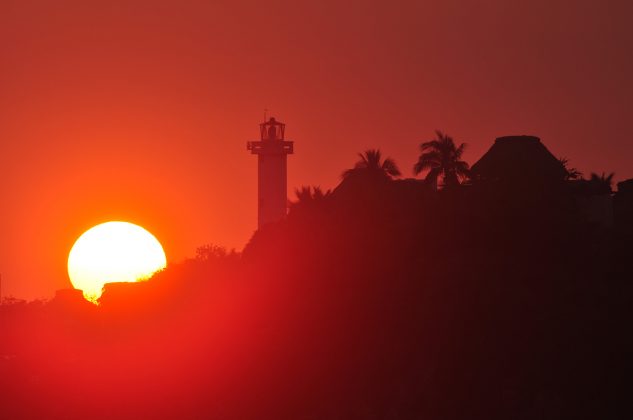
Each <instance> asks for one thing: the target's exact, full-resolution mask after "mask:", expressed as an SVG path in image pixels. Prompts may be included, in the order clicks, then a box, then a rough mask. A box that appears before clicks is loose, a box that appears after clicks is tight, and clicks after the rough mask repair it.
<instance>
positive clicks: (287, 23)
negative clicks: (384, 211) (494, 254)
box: [0, 0, 633, 299]
mask: <svg viewBox="0 0 633 420" xmlns="http://www.w3.org/2000/svg"><path fill="white" fill-rule="evenodd" d="M340 3H344V4H340ZM631 16H633V3H631V2H629V1H624V0H623V1H602V2H597V1H586V0H577V1H552V0H547V1H545V0H536V1H521V2H508V1H507V0H491V1H446V0H443V1H421V0H419V1H389V2H387V1H385V2H382V1H369V0H364V1H348V2H338V1H319V2H297V1H284V2H279V1H266V2H260V1H250V2H238V1H206V0H205V1H159V0H152V1H112V0H109V1H89V2H87V1H65V0H58V1H31V0H15V1H10V0H3V1H2V2H1V3H0V60H1V61H0V159H1V165H2V166H1V167H2V178H1V180H0V194H1V200H2V207H1V209H0V215H1V217H0V232H2V240H1V241H0V273H2V275H3V294H4V295H7V294H12V295H15V296H17V297H23V298H29V299H31V298H35V297H50V296H52V294H53V293H54V290H55V289H58V288H63V287H69V285H70V283H69V281H68V277H67V274H66V260H67V255H68V251H69V250H70V247H71V246H72V244H73V242H74V240H75V239H76V238H77V237H78V236H79V235H80V234H81V233H82V232H83V231H85V230H86V229H88V228H89V227H91V226H93V225H95V224H97V223H100V222H104V221H108V220H117V219H118V220H126V221H131V222H135V223H138V224H140V225H142V226H144V227H145V228H147V229H148V230H150V231H151V232H152V233H154V234H155V235H156V236H157V237H158V239H159V240H160V241H161V242H162V244H163V245H164V247H165V250H166V252H167V256H168V259H169V260H170V261H178V260H181V259H182V258H184V257H186V256H191V255H193V254H194V251H195V248H196V247H197V246H198V245H202V244H205V243H215V244H220V245H226V246H228V247H235V248H237V249H241V248H242V246H243V245H244V244H245V243H246V241H247V240H248V239H249V237H250V235H251V234H252V233H253V231H254V229H255V227H256V222H257V219H256V185H257V184H256V178H255V176H256V164H257V162H256V160H257V159H256V157H255V156H252V155H250V154H249V153H248V152H247V150H246V148H245V144H246V141H247V140H254V139H256V138H257V135H258V126H257V124H258V123H259V122H260V121H261V120H262V118H263V110H264V108H268V109H270V110H271V113H272V115H274V116H276V117H278V118H279V119H281V120H282V121H284V122H286V123H287V131H286V133H287V136H288V137H290V138H291V139H292V140H295V142H296V143H295V155H292V156H290V158H289V188H290V189H291V191H292V189H294V187H298V186H300V185H303V184H313V185H321V186H322V187H325V188H332V187H334V186H335V185H336V184H337V182H338V181H339V179H340V174H341V172H342V171H343V170H344V169H346V168H348V167H350V166H351V165H353V163H354V162H355V160H356V153H357V152H359V151H361V150H364V149H366V148H368V147H380V148H381V149H382V150H383V152H384V153H385V154H387V155H390V156H392V157H394V158H395V159H396V161H397V162H398V163H399V164H400V166H401V168H402V169H403V172H404V173H405V174H406V175H407V176H411V168H412V165H413V163H414V161H415V160H416V157H417V152H418V144H419V143H420V142H421V141H424V140H428V139H430V138H431V137H433V130H435V129H441V130H444V131H446V132H448V133H449V134H451V135H453V136H454V137H455V138H456V139H457V140H458V141H465V142H467V143H469V145H470V148H469V149H468V151H467V153H466V156H465V157H466V160H468V161H469V162H470V163H473V162H474V161H476V160H477V159H478V158H479V157H480V156H481V155H482V153H484V152H485V150H486V149H487V148H488V147H489V146H490V145H491V144H492V141H493V140H494V138H495V137H497V136H500V135H510V134H534V135H538V136H540V137H541V138H542V140H543V142H544V143H545V144H546V145H547V146H548V147H549V148H550V150H551V151H552V152H553V153H554V154H555V155H557V156H565V157H567V158H569V159H570V161H571V163H572V164H573V166H576V167H577V168H579V169H580V170H581V171H583V172H585V174H588V173H589V172H591V171H595V172H601V171H614V172H616V176H617V178H618V179H619V180H621V179H624V178H630V177H633V167H631V165H630V162H631V157H632V156H633V141H632V140H633V128H632V126H633V123H632V121H633V107H632V106H631V98H633V81H632V80H633V54H632V51H633V26H632V25H631V24H630V19H631Z"/></svg>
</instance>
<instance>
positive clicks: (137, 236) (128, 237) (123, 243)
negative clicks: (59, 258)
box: [68, 222, 167, 302]
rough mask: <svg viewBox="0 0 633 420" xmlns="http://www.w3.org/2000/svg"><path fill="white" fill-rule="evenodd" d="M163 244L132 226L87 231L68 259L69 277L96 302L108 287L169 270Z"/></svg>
mask: <svg viewBox="0 0 633 420" xmlns="http://www.w3.org/2000/svg"><path fill="white" fill-rule="evenodd" d="M166 264H167V260H166V258H165V251H163V247H162V246H161V244H160V242H158V240H157V239H156V238H155V237H154V235H152V234H151V233H149V232H148V231H147V230H145V229H143V228H142V227H140V226H137V225H135V224H132V223H128V222H107V223H102V224H100V225H97V226H95V227H93V228H91V229H89V230H87V231H86V232H85V233H84V234H83V235H81V236H80V237H79V239H77V241H76V242H75V244H74V245H73V247H72V249H71V250H70V254H69V255H68V275H69V276H70V281H71V283H72V285H73V287H74V288H75V289H81V290H83V293H84V296H85V297H86V298H87V299H89V300H91V301H93V302H96V300H97V299H98V298H99V297H100V296H101V291H102V289H103V286H104V284H106V283H113V282H135V281H139V280H143V279H146V278H149V277H150V276H151V275H152V274H154V273H155V272H156V271H158V270H161V269H163V268H165V266H166Z"/></svg>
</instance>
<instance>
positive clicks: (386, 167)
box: [343, 149, 400, 178]
mask: <svg viewBox="0 0 633 420" xmlns="http://www.w3.org/2000/svg"><path fill="white" fill-rule="evenodd" d="M358 156H359V157H360V160H359V161H358V162H356V164H355V165H354V167H353V168H352V169H348V170H346V171H345V172H343V178H347V177H349V176H350V175H352V174H357V173H366V174H376V175H382V176H386V177H387V178H392V177H395V176H400V169H398V165H396V162H394V160H393V159H391V158H385V159H384V160H383V159H382V153H380V150H379V149H369V150H366V151H365V152H364V153H359V154H358Z"/></svg>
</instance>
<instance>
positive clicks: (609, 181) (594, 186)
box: [589, 172, 615, 194]
mask: <svg viewBox="0 0 633 420" xmlns="http://www.w3.org/2000/svg"><path fill="white" fill-rule="evenodd" d="M614 175H615V174H614V173H613V172H611V173H610V174H609V175H606V174H605V173H604V172H603V173H602V175H598V174H596V173H592V174H591V178H589V190H590V192H591V193H592V194H611V193H612V192H613V189H612V185H613V176H614Z"/></svg>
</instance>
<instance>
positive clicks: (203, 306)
mask: <svg viewBox="0 0 633 420" xmlns="http://www.w3.org/2000/svg"><path fill="white" fill-rule="evenodd" d="M457 149H459V148H457ZM457 149H456V150H457ZM361 156H362V157H361V161H360V162H358V163H357V165H356V166H355V168H354V169H353V170H350V171H347V172H346V176H344V177H343V180H342V181H341V183H340V184H339V185H338V186H337V187H336V188H334V190H333V191H332V192H331V193H323V192H322V190H320V189H317V188H311V187H302V188H301V189H299V190H298V191H297V194H296V195H297V200H296V201H295V202H294V203H293V204H292V205H291V206H290V211H289V213H288V216H287V217H286V218H285V219H284V220H282V221H280V222H279V223H276V224H271V225H267V226H265V227H264V228H262V229H260V230H258V231H257V232H255V233H254V235H253V236H252V238H251V240H250V241H249V243H248V244H247V245H246V246H245V248H244V249H243V251H242V252H241V253H236V252H229V251H226V250H225V249H223V248H221V247H217V246H215V245H206V246H203V247H200V248H199V249H198V251H197V252H196V257H194V258H191V259H188V260H185V261H183V262H181V263H179V264H174V265H170V266H169V267H168V268H167V269H165V270H163V271H161V272H159V273H157V274H156V275H155V276H154V277H153V278H152V279H151V281H147V282H141V283H122V284H108V285H106V287H105V290H104V293H103V295H102V297H101V299H100V305H99V306H94V305H91V304H86V305H84V304H82V303H81V301H75V300H73V296H74V295H73V293H69V294H64V293H61V294H60V295H59V296H58V297H57V298H56V299H57V300H56V299H54V300H53V301H51V302H31V303H26V302H17V301H13V302H10V303H5V304H3V305H1V306H0V322H1V326H2V331H3V339H2V340H0V355H1V357H0V375H2V378H3V380H2V382H0V396H1V397H0V398H1V399H2V401H1V403H2V405H1V407H2V412H3V414H4V415H5V416H6V417H7V418H12V417H27V418H33V417H64V418H82V417H85V415H86V413H90V416H91V417H103V418H111V417H114V416H117V417H124V418H130V417H136V418H138V417H141V418H147V417H157V418H174V417H178V418H182V417H186V418H189V417H195V418H200V417H217V418H228V419H244V418H252V419H280V418H288V419H295V418H318V419H330V418H332V419H334V418H345V419H384V418H392V419H400V418H403V419H404V418H406V419H419V418H428V419H464V418H487V419H508V418H512V419H534V418H543V419H561V418H605V419H616V418H629V417H630V414H631V413H629V412H628V411H630V408H629V404H628V399H629V393H630V385H629V382H630V378H629V371H630V368H631V361H630V355H631V354H632V353H631V352H632V351H633V344H632V343H631V340H630V337H629V334H628V331H629V329H630V325H631V321H632V314H631V307H632V306H631V304H632V303H633V302H632V299H631V297H632V296H633V294H632V292H633V290H632V289H633V285H632V283H631V281H630V279H631V278H632V275H633V267H632V266H631V264H630V259H629V258H630V250H631V247H632V246H633V229H631V226H632V225H633V223H632V221H633V212H632V211H629V210H630V209H633V204H632V203H633V199H632V198H631V197H632V196H633V192H632V191H633V186H632V185H633V180H631V181H625V182H623V183H620V184H618V192H617V193H616V195H615V200H614V205H615V211H616V222H615V224H614V225H612V226H608V225H606V224H602V223H601V222H600V220H598V219H596V220H594V219H591V218H589V217H588V215H587V213H586V212H585V210H584V207H583V206H584V205H585V204H586V202H585V201H583V200H580V199H579V197H584V195H583V194H584V193H583V192H582V191H581V190H579V189H578V188H577V185H578V182H580V181H579V180H575V181H574V180H569V179H568V177H567V175H566V174H567V170H566V169H565V165H563V164H562V163H561V162H560V161H559V160H558V159H556V158H555V157H553V156H552V155H551V153H549V151H548V150H547V149H546V148H545V146H544V145H543V144H542V143H540V140H538V139H537V138H535V137H512V138H504V139H502V140H501V141H499V140H497V142H496V143H495V145H493V147H492V148H491V150H490V151H489V152H488V153H487V154H486V155H484V157H482V159H481V160H480V161H479V162H477V163H476V164H475V165H473V172H472V174H473V175H472V176H473V178H472V180H471V181H470V182H468V183H463V184H459V185H457V184H455V185H453V188H444V189H441V190H439V191H434V190H433V189H432V188H429V185H428V183H426V182H424V181H420V180H415V179H394V177H396V176H397V173H399V172H397V171H396V170H394V169H397V166H396V165H395V163H394V162H393V161H391V160H389V159H385V160H383V159H382V156H381V154H380V153H379V152H378V151H377V150H370V151H367V152H366V153H364V154H362V155H361ZM459 159H461V156H460V157H459ZM552 159H553V160H552ZM387 161H390V162H391V163H389V164H386V162H387ZM514 166H517V167H521V168H523V169H524V170H523V171H516V170H514V169H513V167H514ZM451 176H452V175H451ZM449 178H450V176H449ZM599 178H600V177H599ZM602 178H605V179H607V178H608V180H609V181H612V177H609V176H604V177H602ZM450 182H452V181H449V183H450ZM531 183H535V184H536V185H533V186H532V187H531V188H529V186H530V185H531ZM517 186H520V188H517ZM59 299H62V300H63V299H66V301H63V302H62V301H60V300H59ZM72 302H74V303H72ZM84 303H85V302H84Z"/></svg>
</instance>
